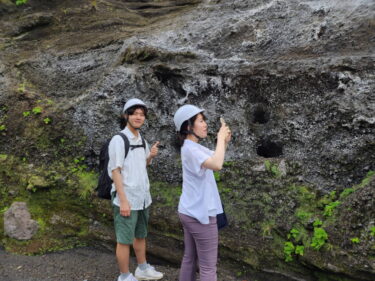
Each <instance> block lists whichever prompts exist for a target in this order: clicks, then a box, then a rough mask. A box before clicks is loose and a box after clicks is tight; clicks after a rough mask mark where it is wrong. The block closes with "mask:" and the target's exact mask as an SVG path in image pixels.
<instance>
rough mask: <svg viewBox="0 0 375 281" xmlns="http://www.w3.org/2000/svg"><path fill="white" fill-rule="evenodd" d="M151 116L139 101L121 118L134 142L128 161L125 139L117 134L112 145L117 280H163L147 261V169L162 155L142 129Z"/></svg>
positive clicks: (127, 107) (129, 104)
mask: <svg viewBox="0 0 375 281" xmlns="http://www.w3.org/2000/svg"><path fill="white" fill-rule="evenodd" d="M146 117H147V107H146V104H145V103H144V102H143V101H141V100H139V99H130V100H129V101H127V102H126V104H125V106H124V109H123V112H122V116H121V118H122V119H121V120H122V122H121V129H122V131H121V133H123V134H124V135H125V136H126V137H127V138H128V139H129V143H130V148H129V151H128V154H127V156H126V158H125V147H124V140H123V138H122V137H121V136H119V135H116V136H114V137H113V138H112V140H111V141H110V143H109V147H108V152H109V163H108V174H109V176H110V177H111V178H112V180H113V185H112V190H111V193H112V203H113V208H114V225H115V232H116V239H117V247H116V257H117V262H118V265H119V268H120V273H121V274H120V276H119V277H118V279H117V281H137V279H138V280H158V279H161V278H162V277H163V274H162V273H161V272H158V271H156V270H155V268H154V267H152V266H151V265H150V264H148V263H147V261H146V237H147V224H148V218H149V206H150V204H151V201H152V200H151V194H150V183H149V179H148V175H147V169H146V166H147V165H149V164H150V163H151V160H152V159H153V158H154V157H155V156H156V155H157V154H158V145H159V142H156V143H155V144H154V145H153V146H152V147H151V149H150V148H149V146H148V144H147V143H146V142H145V141H144V140H143V139H142V137H141V135H140V133H139V129H140V128H141V127H142V125H143V124H144V122H145V120H146ZM131 244H132V245H133V248H134V252H135V255H136V258H137V263H138V267H137V269H136V271H135V277H136V278H137V279H136V278H135V277H134V276H133V275H132V274H131V273H130V272H129V256H130V245H131Z"/></svg>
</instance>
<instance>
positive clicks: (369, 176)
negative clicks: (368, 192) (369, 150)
mask: <svg viewBox="0 0 375 281" xmlns="http://www.w3.org/2000/svg"><path fill="white" fill-rule="evenodd" d="M374 176H375V171H368V172H367V174H366V176H365V178H364V179H363V180H362V181H361V183H360V184H359V185H358V187H359V188H362V187H365V186H366V185H368V184H369V183H370V181H371V179H372V178H373V177H374Z"/></svg>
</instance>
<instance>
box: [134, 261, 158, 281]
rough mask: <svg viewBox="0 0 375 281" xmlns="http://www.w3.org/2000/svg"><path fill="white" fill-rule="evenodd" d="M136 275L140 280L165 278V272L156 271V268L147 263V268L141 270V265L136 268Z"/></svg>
mask: <svg viewBox="0 0 375 281" xmlns="http://www.w3.org/2000/svg"><path fill="white" fill-rule="evenodd" d="M135 277H137V279H138V280H159V279H161V278H163V273H161V272H159V271H156V270H155V268H154V267H153V266H151V265H149V264H147V268H146V269H145V270H141V269H140V268H139V267H137V269H136V270H135Z"/></svg>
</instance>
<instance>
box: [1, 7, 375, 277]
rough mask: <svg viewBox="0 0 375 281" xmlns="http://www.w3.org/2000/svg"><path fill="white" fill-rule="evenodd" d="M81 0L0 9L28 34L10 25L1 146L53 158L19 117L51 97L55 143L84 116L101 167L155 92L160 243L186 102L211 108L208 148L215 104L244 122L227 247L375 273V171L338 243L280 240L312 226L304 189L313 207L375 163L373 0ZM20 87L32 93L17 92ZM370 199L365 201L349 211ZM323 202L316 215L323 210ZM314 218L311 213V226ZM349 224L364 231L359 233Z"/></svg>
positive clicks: (4, 40)
mask: <svg viewBox="0 0 375 281" xmlns="http://www.w3.org/2000/svg"><path fill="white" fill-rule="evenodd" d="M42 2H43V1H38V3H42ZM73 2H74V1H73ZM73 2H70V1H67V2H65V1H63V3H61V4H60V5H61V6H58V7H59V9H56V7H57V6H54V5H56V1H50V2H48V4H46V3H43V4H40V5H39V6H38V5H36V6H32V5H31V6H30V7H28V8H27V9H26V8H25V9H22V8H21V10H17V12H15V11H16V10H15V9H12V11H13V13H16V15H17V16H19V18H22V19H23V20H22V22H21V21H20V22H17V21H15V19H17V17H15V14H11V12H9V13H10V14H9V15H7V14H6V15H5V16H4V17H3V18H2V20H1V21H0V25H1V27H4V28H2V29H1V30H7V29H6V28H7V27H14V28H15V29H16V30H17V31H19V32H21V33H20V34H19V35H17V37H9V36H12V35H11V34H12V33H7V32H5V31H2V34H1V35H3V36H2V37H1V46H0V47H1V49H2V52H1V53H0V60H1V62H2V64H0V82H1V83H0V90H1V91H0V104H1V105H3V104H4V105H5V106H4V107H0V118H1V122H4V124H6V125H7V130H6V132H3V133H2V136H5V137H3V138H2V139H0V147H1V148H2V151H5V152H6V153H9V154H15V155H18V156H20V157H23V153H26V152H27V153H28V154H27V155H29V156H30V157H31V158H33V157H34V158H35V159H40V155H41V154H42V153H43V155H44V157H43V159H42V160H43V163H48V161H51V160H53V159H54V158H55V157H56V154H55V153H54V152H55V151H53V149H51V147H47V148H46V146H45V145H44V144H43V143H42V144H40V139H43V137H45V134H44V133H43V131H42V132H39V131H38V130H37V129H40V128H28V127H27V125H26V124H25V123H26V122H25V119H23V118H21V117H22V112H23V111H26V110H30V108H33V107H34V106H36V104H37V100H38V99H51V100H53V102H54V106H46V108H45V109H46V110H45V111H46V112H43V114H45V115H47V114H49V115H51V117H55V118H54V119H53V120H55V123H54V128H56V129H55V130H54V131H53V132H51V133H50V134H48V137H49V139H50V141H51V143H53V144H57V143H59V141H60V139H61V138H66V137H65V136H64V134H69V133H66V132H68V131H70V130H69V129H70V128H79V129H80V130H82V132H83V134H84V135H85V136H86V138H87V141H86V142H85V144H84V148H83V149H82V150H83V154H85V156H86V160H85V161H86V163H87V164H88V165H89V166H90V167H93V168H95V167H96V165H97V156H98V153H99V149H100V146H101V144H102V143H103V142H104V141H105V140H106V139H107V138H108V137H109V136H111V135H113V134H114V133H115V132H117V130H118V126H117V123H116V119H117V116H118V113H119V112H120V110H121V108H122V106H123V103H124V102H125V101H126V100H127V99H128V98H130V97H139V98H142V99H144V100H145V101H146V102H147V103H148V104H149V106H150V112H149V118H148V121H147V123H146V126H145V128H144V131H143V133H144V135H145V136H146V138H147V139H148V140H149V142H150V143H152V142H153V141H155V140H160V141H161V149H160V156H159V157H158V158H157V159H155V161H154V165H153V167H152V168H151V170H150V175H151V178H152V179H153V180H154V181H158V182H159V181H161V182H163V183H165V184H166V185H165V186H164V187H160V188H159V189H157V191H158V192H159V193H156V194H155V195H154V198H155V201H154V202H155V209H154V211H153V212H154V216H153V221H152V222H151V224H152V227H153V234H154V235H155V238H154V241H164V240H165V241H164V243H165V245H180V244H179V243H180V242H181V240H180V239H181V229H180V226H179V224H178V220H176V214H175V211H176V205H177V201H178V192H177V190H178V188H175V189H173V190H174V191H173V192H175V193H172V192H171V190H172V189H171V188H170V186H169V185H168V184H170V185H171V186H172V185H173V187H175V186H179V185H180V181H181V167H180V162H179V154H178V150H177V148H176V146H175V136H174V128H173V122H172V117H173V113H174V112H175V110H176V109H177V108H178V107H179V106H180V105H182V104H184V103H194V104H197V105H199V106H201V107H203V108H205V109H206V115H207V117H208V120H209V126H210V134H209V137H208V139H207V141H205V143H204V144H205V145H207V146H209V147H211V148H213V147H214V145H215V134H216V130H217V129H218V126H219V122H218V121H219V117H220V116H223V117H224V118H225V120H226V121H227V123H228V124H229V125H230V127H231V129H232V132H233V140H232V142H231V144H230V146H229V149H228V154H227V159H226V160H228V161H232V162H235V164H234V165H233V166H228V167H227V168H226V169H225V170H224V171H223V172H222V173H223V175H221V178H222V182H221V184H222V185H223V186H222V197H223V198H224V201H225V203H226V207H227V210H228V215H229V218H230V219H231V223H230V227H229V228H228V229H229V230H226V232H225V231H224V232H223V233H222V241H221V247H222V249H223V250H222V255H223V257H225V258H226V259H227V260H234V261H236V262H244V263H245V264H247V265H249V266H250V267H253V268H258V269H260V270H264V271H269V272H279V273H280V274H284V275H287V276H292V275H293V276H294V277H295V278H301V279H303V280H314V276H313V274H314V272H315V271H317V270H318V269H319V270H323V271H326V272H330V271H331V272H333V273H340V274H344V275H345V277H348V276H349V277H350V278H352V279H363V280H372V279H373V278H372V276H373V274H374V269H373V262H372V259H373V256H374V252H373V248H372V247H373V246H372V245H373V243H374V238H373V237H372V236H370V235H369V229H370V228H371V227H372V226H373V225H374V223H373V218H371V217H370V214H373V210H374V201H373V200H371V198H370V196H373V194H372V193H371V188H373V181H372V182H371V183H370V185H368V186H367V187H366V188H365V189H363V190H360V191H358V192H355V193H353V194H351V195H350V196H349V197H348V198H347V199H345V200H343V202H342V205H340V207H339V208H338V210H339V212H338V214H337V217H336V220H335V219H331V220H329V219H327V221H326V222H325V223H326V225H325V227H326V228H327V231H328V233H329V237H330V241H329V242H330V243H332V245H331V246H332V249H331V250H328V249H327V250H326V251H321V252H314V251H306V254H305V256H304V257H299V258H298V260H297V261H295V264H286V263H285V262H284V257H283V252H282V251H283V241H284V240H285V239H286V237H287V235H288V233H289V231H290V229H292V228H293V227H294V226H295V224H297V225H298V226H301V222H299V221H298V220H297V218H296V215H295V214H296V212H297V211H298V210H299V208H301V207H303V206H304V205H303V204H304V203H303V202H301V200H300V198H299V197H304V196H306V197H307V198H310V197H311V198H310V199H311V205H314V204H316V202H315V201H318V200H320V199H322V198H323V199H324V196H327V195H328V194H329V193H330V192H332V191H334V192H336V193H337V196H338V195H339V194H340V192H342V191H343V190H344V189H345V188H350V187H353V186H357V185H359V184H360V183H361V181H362V179H363V178H364V177H365V176H366V174H367V173H368V171H370V170H375V166H374V165H375V122H374V120H375V119H374V118H375V117H374V112H375V110H374V109H375V96H374V95H375V83H374V81H375V79H374V76H375V72H374V52H373V50H374V41H373V30H374V27H375V26H374V20H373V19H374V14H375V4H374V2H373V1H371V0H359V1H339V0H333V1H332V0H331V1H328V0H314V1H313V0H305V1H298V0H281V1H280V0H255V1H245V0H238V1H189V2H188V1H169V2H163V1H140V2H137V1H131V2H129V1H126V2H124V1H115V0H107V1H98V3H99V4H98V7H97V8H96V10H95V11H93V10H92V9H91V7H87V6H85V5H84V4H82V5H81V4H77V3H74V4H73ZM35 3H36V2H35ZM45 10H48V13H46V11H45ZM9 11H10V10H9ZM28 14H34V16H31V15H28ZM109 19H111V20H109ZM28 21H30V22H28ZM22 83H25V85H26V90H25V91H17V90H15V89H19V88H20V85H21V84H22ZM6 108H8V109H6ZM9 109H12V110H9ZM9 120H11V122H10V121H9ZM60 120H61V122H63V121H62V120H64V122H66V124H64V126H62V125H61V126H60V124H61V123H59V121H60ZM27 133H28V134H27ZM37 133H38V134H37ZM35 135H36V137H34V136H35ZM14 144H17V145H14ZM34 144H38V145H39V146H38V147H37V149H35V146H34ZM21 147H22V149H20V148H21ZM52 147H53V148H54V147H55V146H52ZM64 156H65V155H64ZM266 160H269V161H271V162H272V166H271V168H270V169H269V170H268V169H266V166H265V164H264V163H265V161H266ZM279 173H281V175H282V176H281V177H279V176H278V174H279ZM305 186H309V188H311V190H308V189H306V190H307V191H306V190H305V189H304V187H305ZM154 188H155V187H154ZM298 188H300V190H302V191H303V192H304V193H303V192H302V195H301V194H299V193H298V192H300V191H299V189H298ZM167 189H168V191H166V190H167ZM163 192H164V193H163ZM315 199H316V200H315ZM336 199H337V200H338V199H339V198H336ZM314 200H315V201H314ZM340 200H341V199H340ZM359 206H361V212H351V211H350V210H351V209H355V208H358V207H359ZM345 208H347V209H345ZM322 209H324V205H320V206H318V207H317V208H316V209H314V211H316V212H317V213H314V215H317V216H319V218H322V219H323V217H322V214H321V213H322ZM308 211H310V210H308ZM319 212H320V213H319ZM342 214H345V215H342ZM346 218H350V220H346ZM313 219H314V218H310V225H303V226H306V228H307V232H310V233H308V234H309V235H311V232H312V223H313ZM311 220H312V221H311ZM233 234H236V235H233ZM352 235H358V236H360V238H361V241H364V242H362V243H359V245H353V243H351V242H350V239H351V238H353V237H352ZM171 237H172V238H171ZM174 239H175V240H176V241H174ZM277 239H279V240H280V241H281V242H280V241H279V240H277ZM283 239H284V240H283ZM168 241H172V242H168ZM278 242H279V243H278ZM163 245H164V244H163ZM152 251H155V254H157V252H159V254H160V255H167V254H168V251H161V250H160V249H158V247H153V248H152ZM170 252H171V251H170ZM179 257H180V253H177V251H176V252H173V255H171V259H172V260H176V259H179ZM244 257H246V258H244ZM280 264H281V266H280ZM296 268H297V269H296ZM311 268H313V269H311ZM301 272H302V273H304V276H302V277H301V274H302V273H301ZM306 276H307V277H306ZM315 277H316V276H315ZM349 277H348V278H349Z"/></svg>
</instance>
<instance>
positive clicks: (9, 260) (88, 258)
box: [0, 248, 239, 281]
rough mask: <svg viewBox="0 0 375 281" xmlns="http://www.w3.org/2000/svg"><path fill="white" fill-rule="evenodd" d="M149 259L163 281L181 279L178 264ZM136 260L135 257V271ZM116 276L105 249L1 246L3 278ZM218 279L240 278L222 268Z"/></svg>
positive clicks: (74, 280)
mask: <svg viewBox="0 0 375 281" xmlns="http://www.w3.org/2000/svg"><path fill="white" fill-rule="evenodd" d="M149 261H150V262H151V263H152V264H153V265H155V266H156V268H157V269H158V270H159V271H161V272H163V273H164V274H165V277H164V278H163V279H162V280H163V281H177V280H178V268H176V267H174V266H171V265H168V264H166V263H164V262H162V261H157V260H149ZM134 264H135V260H134V259H132V261H131V270H132V271H133V272H134ZM117 276H118V268H117V264H116V259H115V255H114V252H112V251H109V250H106V249H96V248H78V249H73V250H68V251H63V252H57V253H51V254H46V255H43V256H19V255H13V254H9V253H6V252H5V251H4V250H3V249H0V281H47V280H53V281H104V280H106V281H115V280H116V278H117ZM218 280H229V281H232V280H233V281H237V280H239V279H236V278H235V277H231V276H229V274H228V272H221V271H220V272H219V274H218Z"/></svg>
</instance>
